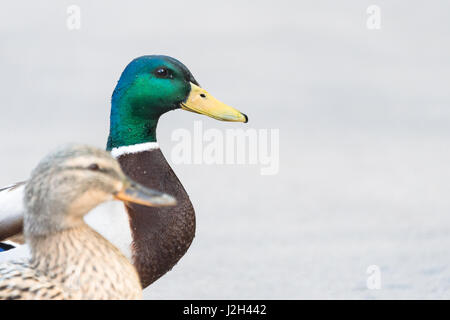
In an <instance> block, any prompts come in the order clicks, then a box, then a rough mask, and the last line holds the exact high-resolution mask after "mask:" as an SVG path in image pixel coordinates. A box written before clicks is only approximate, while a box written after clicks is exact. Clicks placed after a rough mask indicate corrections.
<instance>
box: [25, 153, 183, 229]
mask: <svg viewBox="0 0 450 320" xmlns="http://www.w3.org/2000/svg"><path fill="white" fill-rule="evenodd" d="M113 199H118V200H122V201H127V202H134V203H138V204H142V205H147V206H166V205H175V204H176V200H175V199H174V198H173V197H171V196H169V195H167V194H164V193H160V192H158V191H155V190H152V189H149V188H146V187H143V186H141V185H139V184H137V183H135V182H133V181H132V180H130V179H129V178H128V177H127V176H125V174H124V173H123V172H122V169H121V168H120V165H119V163H118V162H117V161H116V160H115V159H114V158H112V156H111V155H110V154H109V152H106V151H104V150H100V149H97V148H94V147H90V146H86V145H68V146H65V147H63V148H60V149H58V150H56V151H54V152H52V153H51V154H49V155H48V156H47V157H45V158H44V159H43V160H42V161H41V162H40V163H39V164H38V166H37V167H36V168H35V169H34V170H33V172H32V174H31V177H30V180H29V181H28V182H27V185H26V187H25V195H24V203H25V208H26V212H25V215H24V230H25V234H26V235H27V236H40V235H46V234H49V233H52V232H57V231H61V230H63V229H67V228H71V227H75V226H77V225H78V224H80V222H82V218H83V216H84V215H85V214H86V213H88V212H89V211H90V210H91V209H93V208H94V207H96V206H97V205H99V204H100V203H102V202H104V201H108V200H113Z"/></svg>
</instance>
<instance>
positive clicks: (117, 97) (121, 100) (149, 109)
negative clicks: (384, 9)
mask: <svg viewBox="0 0 450 320" xmlns="http://www.w3.org/2000/svg"><path fill="white" fill-rule="evenodd" d="M175 109H182V110H187V111H192V112H196V113H200V114H204V115H207V116H209V117H212V118H214V119H218V120H223V121H236V122H247V121H248V118H247V116H246V115H245V114H243V113H241V112H239V111H237V110H236V109H233V108H231V107H229V106H227V105H225V104H223V103H221V102H219V101H218V100H216V99H215V98H214V97H212V96H211V95H210V94H209V93H208V92H206V90H204V89H202V88H200V86H199V84H198V83H197V81H196V80H195V79H194V77H193V76H192V74H191V73H190V71H189V70H188V69H187V68H186V67H185V66H184V65H183V64H182V63H181V62H179V61H178V60H176V59H174V58H171V57H167V56H143V57H140V58H137V59H135V60H133V61H132V62H131V63H130V64H129V65H128V66H127V67H126V68H125V70H124V71H123V73H122V75H121V77H120V79H119V82H118V83H117V86H116V88H115V90H114V93H113V95H112V101H111V117H110V132H109V138H108V144H107V150H110V151H111V153H112V155H113V156H115V157H117V159H118V161H119V163H120V165H121V166H122V169H123V170H124V172H125V173H126V174H127V175H129V176H130V177H131V178H132V179H134V180H136V181H138V182H140V183H141V184H143V185H144V186H146V187H149V188H156V189H158V190H161V191H162V192H167V193H170V194H172V195H173V196H175V197H176V198H177V200H178V204H177V206H175V207H171V208H149V207H144V206H133V207H132V208H131V207H128V206H126V211H127V212H128V215H129V221H130V226H129V227H130V228H126V229H122V228H123V227H124V226H123V223H122V224H120V223H116V224H114V225H113V224H105V223H99V221H101V220H102V219H97V220H96V219H90V221H89V223H90V225H91V226H92V227H94V229H96V230H98V231H99V232H100V233H102V234H109V235H114V234H115V235H119V234H120V235H122V234H126V233H127V232H128V233H130V230H131V234H130V239H129V241H128V242H127V241H125V240H123V238H124V237H115V236H111V237H108V239H110V240H111V241H112V242H113V243H114V244H115V245H117V246H118V247H119V248H121V249H122V248H125V249H122V250H124V251H126V248H130V243H131V251H132V252H131V254H130V259H131V260H132V262H133V264H134V266H135V267H136V269H137V270H138V273H139V276H140V277H141V281H142V285H143V286H144V288H145V287H147V286H148V285H150V284H151V283H152V282H154V281H155V280H157V279H158V278H159V277H161V276H162V275H163V274H165V273H166V272H167V271H169V270H170V269H172V267H173V266H174V265H175V264H176V263H177V262H178V260H179V259H180V258H181V257H182V256H183V255H184V254H185V252H186V251H187V249H188V248H189V246H190V244H191V242H192V240H193V238H194V235H195V212H194V209H193V207H192V203H191V201H190V200H189V196H188V194H187V193H186V191H185V189H184V188H183V185H182V184H181V182H180V181H179V180H178V178H177V176H176V175H175V173H174V172H173V171H172V169H171V168H170V166H169V164H168V163H167V161H166V159H165V158H164V155H163V154H162V152H161V150H160V149H159V146H158V143H157V141H156V127H157V124H158V120H159V118H160V117H161V115H163V114H164V113H166V112H168V111H171V110H175ZM23 188H24V185H18V186H14V187H12V188H10V189H5V190H4V191H3V192H0V210H1V211H0V239H5V238H6V237H8V236H11V235H13V234H15V233H17V232H20V230H21V228H22V226H21V212H22V207H21V204H20V200H19V199H20V194H21V193H22V192H23ZM2 194H3V199H4V200H3V199H2V198H1V197H2ZM96 211H97V210H96ZM98 211H100V210H98ZM168 211H170V216H169V215H168V214H167V213H168ZM2 212H4V213H2ZM97 214H98V215H100V214H101V213H100V212H98V213H97ZM93 215H94V217H95V212H93ZM2 226H3V227H2ZM125 227H126V226H125ZM111 230H113V231H111ZM117 238H118V239H119V240H120V241H118V240H117ZM124 242H127V243H124ZM3 254H6V253H2V254H0V258H1V255H3Z"/></svg>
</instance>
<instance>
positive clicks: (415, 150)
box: [0, 0, 450, 299]
mask: <svg viewBox="0 0 450 320" xmlns="http://www.w3.org/2000/svg"><path fill="white" fill-rule="evenodd" d="M72 4H75V5H78V6H79V7H80V8H81V29H80V30H74V31H69V30H68V29H67V27H66V19H67V13H66V9H67V7H68V6H69V5H72ZM371 4H376V5H378V6H379V7H380V8H381V30H369V29H368V28H367V27H366V20H367V18H368V15H367V13H366V9H367V7H368V6H369V5H371ZM449 12H450V3H449V2H448V1H444V0H442V1H426V2H425V1H406V0H404V1H376V2H372V1H360V0H354V1H339V2H338V1H333V0H327V1H308V2H307V1H296V2H294V1H281V0H278V1H254V2H244V1H206V0H205V1H126V2H125V1H121V2H119V1H106V0H103V1H99V0H97V1H39V2H37V1H36V2H35V1H14V2H13V1H9V2H3V3H2V9H1V11H0V150H1V156H0V185H7V184H10V183H13V182H15V181H19V180H23V179H26V178H27V176H28V174H29V172H30V170H31V169H32V168H33V167H34V166H35V165H36V163H37V161H38V160H39V159H40V158H41V157H42V156H44V155H45V154H46V153H47V152H48V151H49V150H51V149H52V148H54V147H56V146H58V145H60V144H63V143H66V142H85V143H90V144H93V145H96V146H99V147H104V146H105V144H106V138H107V135H108V128H109V108H110V104H109V102H110V96H111V93H112V90H113V89H114V86H115V85H116V82H117V80H118V78H119V76H120V74H121V72H122V70H123V68H124V67H125V65H126V64H127V63H128V62H129V61H130V60H131V59H133V58H135V57H137V56H141V55H145V54H167V55H170V56H173V57H176V58H178V59H180V60H181V61H182V62H184V63H185V64H186V65H187V66H188V68H189V69H190V70H191V71H192V73H193V74H194V76H195V77H196V78H197V80H198V81H199V82H200V84H201V85H202V86H203V87H204V88H206V89H207V90H208V91H210V92H211V93H212V94H213V95H214V96H216V97H217V98H219V99H220V100H222V101H224V102H226V103H228V104H230V105H232V106H234V107H236V108H238V109H240V110H242V111H243V112H245V113H246V114H248V116H249V119H250V121H249V123H248V124H246V125H243V124H237V123H220V122H217V121H215V120H213V119H207V118H205V117H202V116H200V115H195V114H192V113H188V112H184V111H175V112H171V113H169V114H167V115H165V116H164V117H163V118H162V119H161V121H160V125H159V130H158V140H159V142H160V145H161V148H162V150H163V152H164V153H165V154H166V156H167V158H168V160H169V161H170V151H171V148H172V146H173V145H174V144H175V142H173V141H171V139H170V137H171V133H172V130H174V129H177V128H186V129H188V130H191V131H192V130H193V124H194V121H195V120H202V121H203V126H204V128H218V129H220V130H225V129H226V128H255V129H271V128H275V129H279V130H280V172H279V174H278V175H274V176H261V175H260V168H259V167H258V166H250V165H228V166H226V165H223V166H219V165H214V166H208V165H173V169H174V171H175V172H176V173H177V175H178V177H179V178H180V180H181V181H182V182H183V184H184V186H185V188H186V190H187V191H188V193H189V194H190V196H191V200H192V202H193V204H194V207H195V209H196V213H197V235H196V238H195V240H194V243H193V244H192V246H191V248H190V250H189V251H188V253H187V254H186V255H185V256H184V257H183V258H182V259H181V261H180V262H179V263H178V264H177V265H176V266H175V268H174V269H173V270H172V271H171V272H169V273H168V274H166V275H165V276H164V277H163V278H161V279H160V280H159V281H157V282H156V283H155V284H153V285H152V286H151V287H150V288H149V289H147V290H146V292H145V296H146V298H149V299H158V298H163V299H182V298H189V299H216V298H219V299H220V298H222V299H229V298H254V299H260V298H267V299H280V298H284V299H298V298H303V299H304V298H325V299H328V298H337V299H342V298H351V299H372V298H450V252H449V249H448V247H449V246H450V197H449V195H448V193H449V191H450V140H449V138H450V126H449V121H450V90H449V84H450V58H449V57H450V41H449V39H450V20H449ZM370 265H378V266H379V267H380V269H381V289H380V290H369V289H368V288H367V286H366V280H367V277H368V276H369V275H368V274H367V273H366V269H367V267H368V266H370Z"/></svg>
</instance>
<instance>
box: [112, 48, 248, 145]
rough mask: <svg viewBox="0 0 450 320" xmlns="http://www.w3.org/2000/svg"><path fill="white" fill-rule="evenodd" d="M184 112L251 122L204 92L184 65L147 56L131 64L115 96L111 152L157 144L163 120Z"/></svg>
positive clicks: (165, 58) (160, 57)
mask: <svg viewBox="0 0 450 320" xmlns="http://www.w3.org/2000/svg"><path fill="white" fill-rule="evenodd" d="M180 108H181V109H184V110H188V111H192V112H196V113H202V114H205V115H208V116H210V117H213V118H215V119H218V120H224V121H240V122H247V116H246V115H244V114H242V113H241V112H239V111H237V110H236V109H233V108H231V107H229V106H227V105H225V104H223V103H221V102H219V101H218V100H216V99H215V98H214V97H212V96H211V95H210V94H209V93H208V92H206V90H204V89H202V88H200V86H199V84H198V83H197V81H196V80H195V79H194V77H193V76H192V74H191V72H190V71H189V70H188V69H187V68H186V67H185V66H184V65H183V64H182V63H181V62H180V61H178V60H176V59H174V58H171V57H168V56H143V57H139V58H136V59H134V60H133V61H131V62H130V63H129V64H128V66H127V67H126V68H125V70H124V71H123V73H122V75H121V77H120V79H119V82H118V83H117V86H116V88H115V90H114V93H113V95H112V101H111V118H110V121H111V123H110V133H109V138H108V145H107V149H108V150H111V149H112V148H116V147H120V146H127V145H133V144H138V143H144V142H154V141H156V126H157V124H158V120H159V117H160V116H161V115H162V114H164V113H166V112H168V111H171V110H174V109H180Z"/></svg>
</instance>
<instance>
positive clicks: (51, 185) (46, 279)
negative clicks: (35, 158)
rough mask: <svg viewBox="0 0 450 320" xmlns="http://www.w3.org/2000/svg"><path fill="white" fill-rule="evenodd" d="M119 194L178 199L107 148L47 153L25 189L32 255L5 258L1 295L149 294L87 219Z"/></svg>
mask: <svg viewBox="0 0 450 320" xmlns="http://www.w3.org/2000/svg"><path fill="white" fill-rule="evenodd" d="M113 198H116V199H119V200H122V201H126V202H127V203H129V202H132V203H139V204H141V205H150V206H166V205H173V204H175V203H176V201H175V199H174V198H172V197H171V196H169V195H167V194H163V193H160V192H157V191H154V190H152V189H148V188H146V187H143V186H141V185H139V184H137V183H135V182H134V181H132V180H131V179H129V178H128V177H126V176H125V174H124V173H123V172H122V170H121V168H120V165H119V164H118V163H117V161H116V160H115V159H114V158H112V157H111V155H110V154H109V153H108V152H106V151H102V150H99V149H97V148H92V147H89V146H83V145H71V146H69V147H67V148H62V149H58V150H57V151H55V152H53V153H51V154H50V155H48V156H47V157H45V158H44V160H42V161H41V162H40V163H39V165H38V166H37V167H36V169H34V171H33V172H32V174H31V178H30V180H29V181H28V182H27V185H26V187H25V192H24V205H25V211H24V234H25V238H26V241H27V243H28V245H29V247H30V251H31V258H30V259H29V260H28V261H12V262H8V263H3V264H0V299H140V298H142V287H141V284H140V280H139V276H138V274H137V272H136V270H135V268H134V267H133V265H132V264H131V263H130V262H129V261H128V259H127V258H126V257H125V256H124V255H123V254H122V253H121V252H120V251H119V249H117V248H116V247H115V246H114V245H112V244H111V243H110V242H108V241H107V240H106V239H105V238H103V237H102V236H101V235H100V234H98V233H97V232H95V231H94V230H93V229H92V228H91V227H89V226H88V225H87V224H86V223H85V222H84V220H83V217H84V216H85V215H86V214H87V213H88V212H89V211H90V210H91V209H93V208H94V207H96V206H97V205H99V204H100V203H102V202H104V201H108V200H112V199H113ZM129 207H132V205H131V204H130V205H129Z"/></svg>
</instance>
